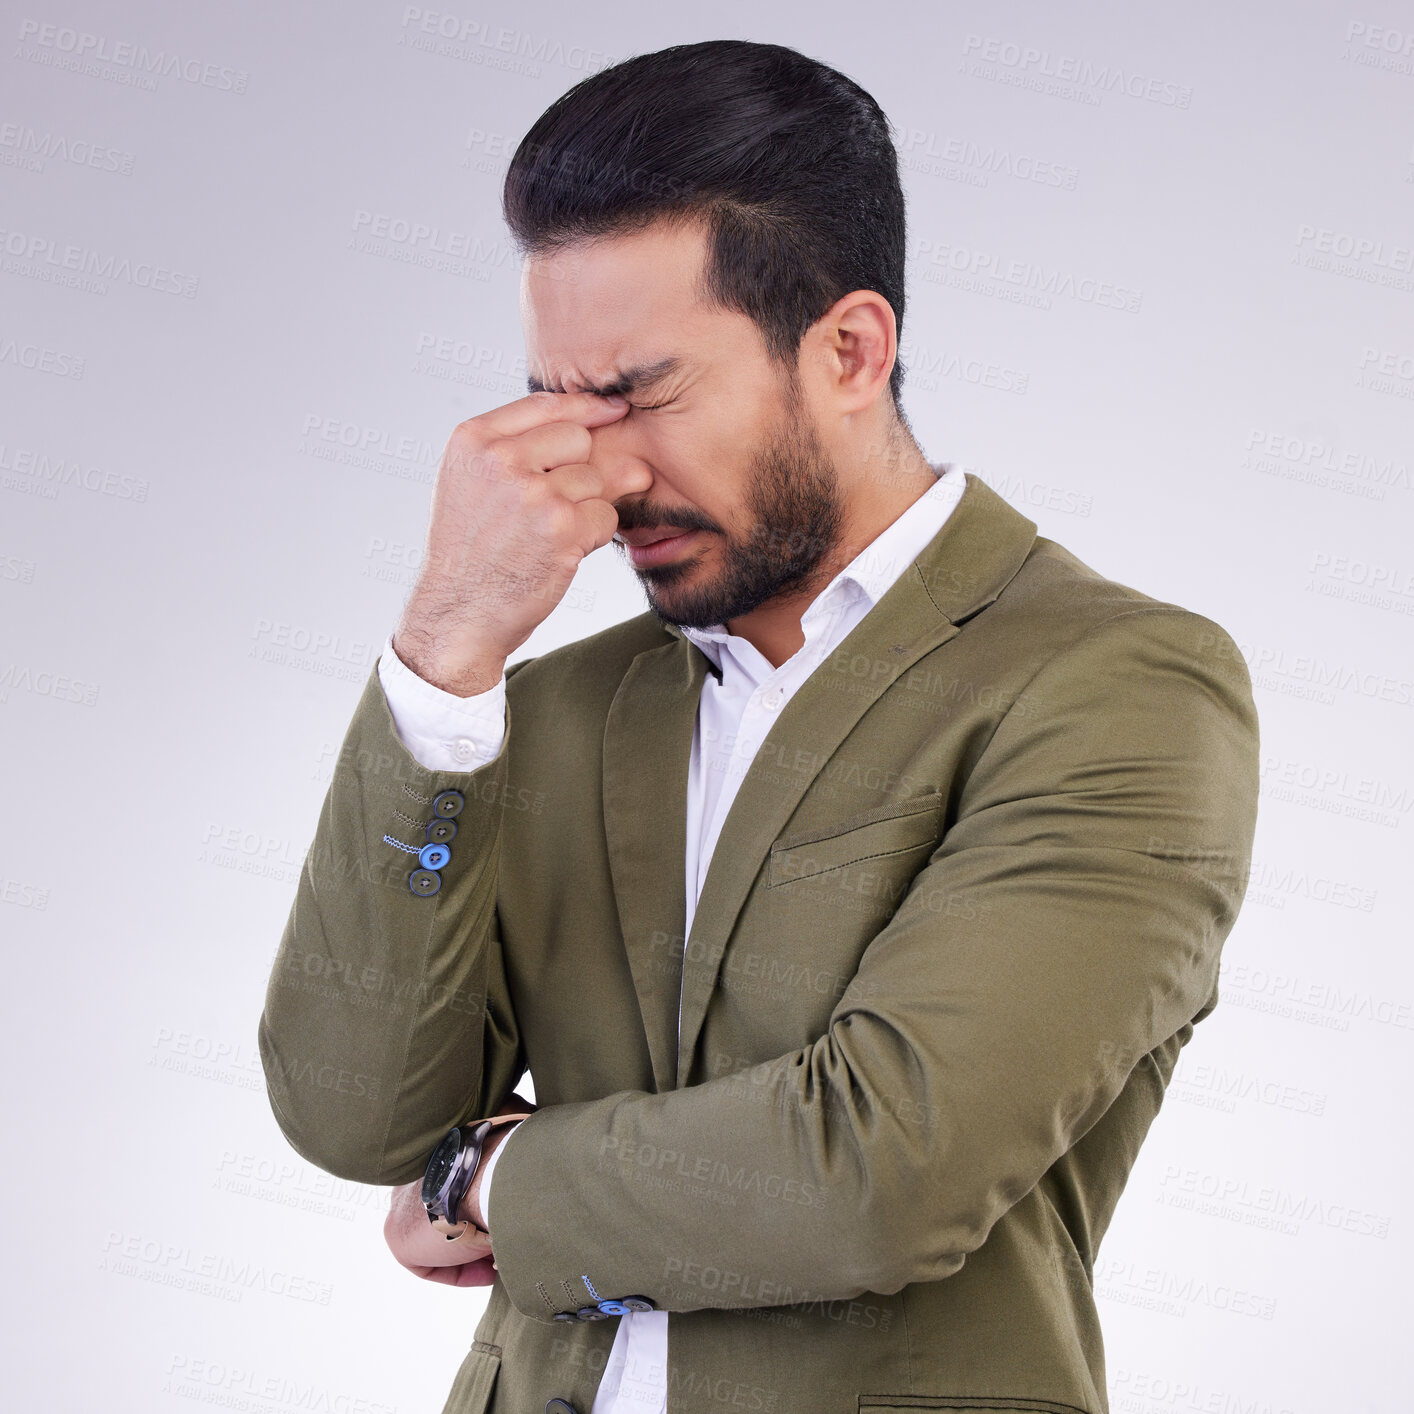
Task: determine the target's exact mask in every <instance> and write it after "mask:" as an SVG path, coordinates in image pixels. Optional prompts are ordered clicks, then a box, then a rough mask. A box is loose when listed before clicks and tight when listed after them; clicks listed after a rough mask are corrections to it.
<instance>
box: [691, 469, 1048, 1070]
mask: <svg viewBox="0 0 1414 1414" xmlns="http://www.w3.org/2000/svg"><path fill="white" fill-rule="evenodd" d="M1035 538H1036V523H1035V522H1034V521H1032V520H1031V519H1029V518H1028V517H1027V516H1024V515H1022V514H1021V513H1020V512H1019V511H1017V510H1014V509H1013V508H1012V507H1011V506H1010V505H1009V504H1008V503H1007V502H1006V501H1005V500H1003V499H1002V497H1001V496H999V495H998V494H997V493H996V492H995V491H993V490H992V489H991V487H990V486H988V485H987V484H986V483H985V482H984V481H980V480H978V479H977V478H976V477H975V476H973V475H972V474H971V473H967V486H966V489H965V490H964V492H963V494H962V496H961V498H960V499H959V501H958V503H957V505H956V506H955V507H954V509H953V512H952V514H951V515H950V516H949V517H948V518H947V520H946V521H945V522H944V524H943V526H942V529H941V530H939V532H938V534H937V535H935V536H934V537H933V539H932V540H931V541H929V543H928V544H927V545H926V546H925V547H924V549H923V551H922V553H921V554H920V555H919V556H918V558H917V559H916V560H915V561H914V562H913V564H912V565H910V566H909V568H908V569H907V570H905V571H904V572H903V574H901V575H900V576H899V578H898V579H897V580H896V581H895V582H894V583H893V584H892V585H891V586H890V587H889V589H888V591H887V592H886V593H885V594H884V595H883V597H882V598H880V599H879V601H878V602H877V603H876V604H875V605H874V606H873V608H871V609H870V611H869V612H868V613H867V614H866V615H865V616H864V618H862V619H861V620H860V621H859V623H858V624H856V625H855V627H854V628H853V630H852V631H851V632H850V633H849V634H848V635H847V636H846V638H845V639H844V641H843V642H842V643H841V644H840V646H839V648H838V649H837V650H836V651H835V652H834V653H830V654H827V655H826V657H825V660H824V662H822V663H821V664H820V666H819V667H818V668H816V669H815V671H814V672H813V673H811V675H810V676H809V677H808V678H807V679H806V680H805V682H803V683H802V684H801V686H800V687H799V688H798V689H797V691H796V692H795V694H794V696H792V697H791V699H790V701H789V702H787V703H786V705H785V706H784V707H783V708H782V709H781V712H780V715H779V716H778V717H777V718H776V720H775V722H774V723H773V724H772V726H771V730H770V731H769V732H768V733H767V734H766V736H765V738H764V739H763V740H762V743H761V747H760V749H759V750H758V751H757V753H756V756H755V758H754V759H753V761H752V764H751V766H750V768H749V769H748V770H747V773H746V775H745V777H744V778H743V779H742V783H741V787H740V789H739V790H738V792H737V795H736V797H735V799H734V800H733V801H732V804H731V808H730V809H729V811H728V812H727V817H726V819H725V821H724V822H723V824H722V831H721V835H720V836H719V838H718V840H717V845H716V848H715V849H714V850H713V853H712V859H711V862H710V864H709V865H708V869H707V877H706V879H705V880H704V881H703V885H702V897H701V898H700V899H699V901H698V905H697V910H696V912H695V913H694V915H693V920H692V933H691V936H690V938H689V939H688V944H687V948H686V955H685V962H684V965H683V978H682V1034H681V1037H680V1038H679V1041H678V1048H677V1066H676V1084H678V1085H682V1084H684V1083H685V1081H686V1078H687V1076H688V1075H689V1074H690V1073H691V1069H692V1055H693V1050H694V1048H695V1046H696V1042H697V1037H698V1033H699V1032H700V1031H701V1028H702V1022H703V1018H704V1017H705V1015H706V1012H707V1004H708V1002H709V1000H710V999H711V995H712V991H713V988H714V987H715V986H716V984H717V976H718V973H719V971H720V968H721V962H722V956H723V954H724V952H725V950H726V944H727V939H728V938H729V937H730V936H731V932H732V929H733V927H734V926H735V924H736V920H737V916H738V915H739V914H740V912H741V909H742V905H743V904H744V903H745V902H746V898H747V895H748V893H749V892H750V889H751V886H752V884H753V882H754V881H755V879H756V876H757V874H758V873H759V872H760V869H761V864H762V861H763V860H764V859H765V858H766V855H767V854H768V852H769V851H770V848H771V845H772V844H773V843H774V841H775V840H776V838H777V836H779V835H780V833H781V832H782V830H783V829H784V828H785V826H786V823H787V822H788V821H789V819H790V817H791V814H792V813H793V812H794V810H795V808H796V806H797V805H799V803H800V800H801V797H802V796H804V794H805V792H806V790H807V789H808V788H809V786H810V783H811V782H812V781H813V780H814V779H815V777H816V776H818V775H819V774H820V772H821V770H823V769H824V766H825V763H826V762H827V761H828V760H829V758H830V757H831V756H833V755H834V753H835V751H836V750H837V748H838V747H839V745H840V743H841V742H842V741H843V740H844V739H845V737H846V736H847V735H848V734H849V732H850V729H851V728H852V727H853V726H854V724H855V723H856V722H857V721H858V720H859V719H860V718H861V717H862V716H863V715H864V713H865V712H866V711H867V710H868V709H869V707H870V706H871V705H872V704H873V703H874V702H875V701H876V700H877V699H878V698H879V696H880V695H881V694H882V693H883V692H885V691H886V690H887V689H888V688H889V687H890V686H891V685H892V684H893V683H894V682H895V681H897V679H898V678H899V677H900V676H901V675H902V674H904V673H905V672H907V671H908V669H909V668H911V667H912V666H913V664H914V663H916V662H917V661H918V660H919V659H920V658H921V657H923V656H924V654H926V653H930V652H931V651H932V650H933V649H935V648H937V647H939V646H940V645H941V644H944V643H946V642H947V641H948V640H949V639H950V638H952V637H954V636H955V635H956V634H957V632H958V625H959V624H960V623H961V622H962V621H963V620H964V619H965V618H967V617H969V616H970V615H971V614H974V613H976V612H978V610H980V609H982V608H983V607H985V606H986V605H987V604H990V603H991V602H992V600H994V599H995V598H996V597H997V595H998V594H999V593H1000V592H1001V590H1002V588H1003V587H1004V586H1005V585H1006V584H1007V582H1008V581H1009V580H1010V579H1011V578H1012V576H1013V575H1015V574H1016V572H1017V570H1018V569H1020V568H1021V564H1022V561H1023V560H1024V559H1025V558H1026V556H1027V555H1028V554H1029V553H1030V550H1031V546H1032V544H1033V542H1034V541H1035ZM861 660H863V661H864V662H866V663H867V664H868V671H867V672H866V673H864V674H862V675H861V674H860V673H859V672H858V667H857V664H858V662H859V661H861ZM704 661H705V660H704ZM699 690H700V688H699ZM693 706H694V710H695V707H696V698H695V697H694V701H693ZM777 744H780V745H781V746H783V747H784V746H786V745H788V746H789V748H790V749H789V750H788V751H785V750H782V751H781V752H780V753H777V752H776V751H775V750H774V748H775V746H776V745H777ZM683 754H684V757H685V755H686V750H685V749H684V753H683ZM781 761H802V762H805V763H807V764H806V765H805V766H804V768H803V769H801V770H800V771H799V772H798V773H797V774H796V775H794V776H793V777H790V778H789V779H788V780H784V781H783V775H784V772H783V771H782V769H781V766H780V762H781ZM677 805H678V808H679V809H680V811H681V812H682V813H685V796H684V797H683V800H681V801H678V802H677ZM683 829H684V827H682V826H679V828H678V833H677V834H676V835H675V836H674V840H675V843H676V844H677V845H678V846H679V848H678V854H679V855H680V854H681V852H682V850H681V842H682V840H683V838H684V833H683ZM678 863H679V868H678V870H677V875H676V876H675V878H676V882H675V893H674V898H675V899H682V897H683V889H684V887H685V886H684V884H683V881H682V874H683V870H682V867H681V864H682V861H681V860H680V859H679V861H678ZM680 916H685V915H680Z"/></svg>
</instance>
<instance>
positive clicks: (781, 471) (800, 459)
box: [621, 369, 844, 628]
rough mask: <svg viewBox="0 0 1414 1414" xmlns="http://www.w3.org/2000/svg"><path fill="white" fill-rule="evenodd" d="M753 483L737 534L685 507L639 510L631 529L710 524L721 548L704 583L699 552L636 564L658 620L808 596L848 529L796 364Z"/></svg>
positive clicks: (691, 624)
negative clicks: (745, 520)
mask: <svg viewBox="0 0 1414 1414" xmlns="http://www.w3.org/2000/svg"><path fill="white" fill-rule="evenodd" d="M748 487H749V490H748V493H747V510H748V511H749V512H750V514H751V517H752V519H751V526H750V529H749V530H748V531H747V532H746V534H745V535H744V536H743V537H742V538H740V539H736V538H733V537H732V536H731V535H729V534H728V533H726V532H724V531H723V530H722V529H721V527H719V526H717V525H715V524H713V523H711V522H707V521H704V520H696V519H693V518H689V520H688V521H684V517H683V515H682V514H681V513H679V514H677V515H675V516H673V517H671V518H664V519H663V520H661V521H660V520H657V519H654V518H653V517H652V516H651V515H649V516H645V515H641V514H637V512H638V510H639V509H640V508H639V507H635V508H634V509H635V514H634V515H633V517H632V518H631V519H630V523H629V526H628V527H626V528H632V527H633V526H637V525H657V524H671V525H674V526H677V527H678V528H680V529H683V530H694V529H696V530H710V531H713V532H715V533H716V535H717V539H718V541H719V543H720V545H721V547H722V548H721V556H720V559H721V566H720V568H719V569H718V571H717V573H716V574H715V575H714V576H713V578H712V579H711V580H710V581H708V582H707V583H705V584H691V583H689V581H690V580H691V579H692V577H693V576H694V574H696V572H697V565H698V563H699V562H700V559H701V556H700V555H696V556H689V557H688V558H687V559H684V560H682V561H680V562H677V563H674V564H669V565H659V566H655V567H652V568H649V569H635V570H634V573H635V574H636V575H637V576H638V579H639V581H640V583H641V584H642V585H643V589H644V592H645V594H646V595H647V597H648V607H649V608H650V609H651V610H652V611H653V613H654V615H655V616H656V617H657V619H658V620H659V622H660V623H672V624H677V625H679V626H680V627H687V628H711V627H713V626H715V625H726V624H727V623H729V622H730V621H731V620H732V619H735V618H739V617H740V616H741V615H743V614H749V613H750V612H751V611H752V610H753V609H755V608H757V607H759V606H760V605H761V604H764V603H765V602H766V601H767V600H769V599H774V598H776V597H778V596H781V595H787V596H789V595H792V594H795V595H798V596H800V597H802V598H803V597H804V596H805V595H806V594H807V593H808V592H809V590H810V589H811V587H812V580H813V579H814V578H815V572H816V571H817V569H818V568H819V566H820V564H821V562H822V561H823V560H824V558H825V557H826V556H827V555H828V554H829V553H830V551H831V550H832V549H834V547H835V546H836V545H837V544H838V543H839V540H840V536H841V534H842V532H843V527H844V502H843V499H842V497H841V495H840V489H839V474H838V472H837V470H836V467H835V464H834V461H833V460H832V458H831V457H830V456H829V455H828V454H827V453H826V451H825V449H824V448H823V447H822V446H821V445H820V441H819V438H818V436H817V435H816V432H815V427H814V424H813V423H812V422H811V421H810V420H809V419H808V418H807V417H806V416H805V414H804V410H803V407H802V404H801V399H800V385H799V381H798V378H797V376H796V372H795V370H794V369H791V370H790V377H789V378H788V379H787V380H786V382H785V396H784V399H783V411H782V416H781V418H780V421H779V422H778V424H777V426H776V428H775V431H774V432H773V434H772V436H771V438H770V440H769V441H768V442H767V443H766V444H765V445H764V446H763V447H761V448H759V449H758V450H757V451H756V452H755V453H754V454H753V456H752V459H751V467H750V469H749V480H748ZM621 548H622V547H621ZM623 553H624V555H625V558H627V552H626V551H624V552H623Z"/></svg>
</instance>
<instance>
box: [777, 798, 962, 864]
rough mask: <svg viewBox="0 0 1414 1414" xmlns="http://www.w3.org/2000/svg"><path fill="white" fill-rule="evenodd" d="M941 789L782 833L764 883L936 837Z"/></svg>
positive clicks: (925, 842)
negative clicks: (839, 821)
mask: <svg viewBox="0 0 1414 1414" xmlns="http://www.w3.org/2000/svg"><path fill="white" fill-rule="evenodd" d="M942 804H943V794H942V792H941V791H936V790H935V791H929V792H928V794H927V795H917V796H913V797H911V798H910V799H908V800H906V801H903V802H899V803H895V804H893V805H883V806H878V807H876V808H875V809H873V810H866V811H864V812H863V813H862V814H860V815H856V816H851V818H850V819H849V820H846V821H845V823H844V824H843V825H836V826H833V827H830V828H826V829H823V830H808V831H805V832H796V833H795V834H790V835H782V836H781V838H780V839H778V840H777V841H776V842H775V844H773V845H772V846H771V867H770V871H769V875H768V877H767V887H768V888H772V889H775V888H779V887H780V886H781V885H782V884H790V883H794V882H795V881H796V880H797V879H809V878H813V877H814V876H815V875H816V874H824V873H828V872H829V871H830V870H831V869H840V868H843V867H844V866H845V865H846V864H858V863H861V862H862V861H864V860H866V859H877V858H884V857H885V856H890V855H896V854H905V853H907V852H909V851H911V850H916V849H921V848H923V847H924V846H925V845H934V844H936V843H937V842H938V814H939V811H940V810H941V809H942Z"/></svg>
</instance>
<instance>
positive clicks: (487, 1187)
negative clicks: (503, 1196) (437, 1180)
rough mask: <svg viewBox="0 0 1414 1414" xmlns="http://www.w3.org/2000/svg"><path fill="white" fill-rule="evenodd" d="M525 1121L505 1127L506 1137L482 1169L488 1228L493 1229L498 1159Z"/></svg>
mask: <svg viewBox="0 0 1414 1414" xmlns="http://www.w3.org/2000/svg"><path fill="white" fill-rule="evenodd" d="M523 1123H524V1121H523V1120H519V1119H518V1120H516V1122H515V1123H514V1124H508V1125H507V1126H506V1127H505V1137H504V1138H503V1139H502V1140H501V1142H500V1143H499V1144H497V1145H496V1149H495V1152H494V1153H493V1154H492V1155H491V1157H490V1158H489V1159H487V1160H486V1167H485V1168H483V1169H482V1170H481V1195H480V1196H481V1216H482V1217H483V1218H485V1219H486V1230H487V1231H488V1232H489V1231H490V1230H491V1175H492V1173H494V1172H495V1169H496V1160H497V1159H499V1158H500V1157H501V1155H502V1154H504V1153H505V1152H506V1145H507V1144H509V1143H510V1142H511V1135H512V1134H514V1133H515V1132H516V1130H517V1129H519V1128H520V1127H521V1125H522V1124H523Z"/></svg>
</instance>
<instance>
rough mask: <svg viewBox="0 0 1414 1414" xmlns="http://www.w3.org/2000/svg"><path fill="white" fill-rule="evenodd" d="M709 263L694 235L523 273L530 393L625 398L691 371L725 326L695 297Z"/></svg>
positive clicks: (631, 238)
mask: <svg viewBox="0 0 1414 1414" xmlns="http://www.w3.org/2000/svg"><path fill="white" fill-rule="evenodd" d="M705 253H706V238H705V233H704V231H703V229H702V228H701V227H700V226H697V225H695V224H694V225H688V226H666V225H658V226H653V227H649V228H648V229H647V230H644V231H637V232H634V233H633V234H632V235H627V236H615V237H612V238H601V239H596V240H592V241H580V242H577V243H576V244H574V245H572V246H568V247H566V248H565V249H564V250H562V251H559V252H557V253H555V254H553V255H545V256H534V257H530V258H528V259H527V260H526V262H525V264H524V266H523V267H522V269H521V286H520V311H521V323H522V325H523V327H524V331H525V352H526V363H527V367H528V371H529V374H530V376H529V379H528V380H527V381H528V384H529V386H530V388H531V390H532V391H534V390H535V389H536V388H541V387H549V388H553V389H554V390H555V391H556V392H576V391H581V390H589V391H593V392H598V393H608V392H614V391H619V392H628V391H631V388H630V387H629V386H626V383H625V376H626V375H636V377H635V378H634V379H633V387H646V386H647V378H648V376H649V375H654V376H656V378H657V380H658V381H659V382H661V381H663V380H665V379H666V378H668V377H671V376H672V375H673V374H674V373H676V372H679V371H683V370H685V369H686V367H687V365H688V364H689V363H690V362H692V349H693V348H694V346H698V347H701V346H703V345H704V344H706V343H707V342H708V341H709V340H710V339H711V337H712V334H711V330H712V329H714V328H715V327H716V326H717V325H718V323H719V322H720V321H721V320H722V319H723V317H724V316H723V312H722V311H720V310H708V309H706V308H705V307H703V306H702V305H701V304H700V303H699V301H698V297H697V294H696V286H697V281H698V277H699V274H700V271H701V268H702V261H703V258H704V256H705Z"/></svg>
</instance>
